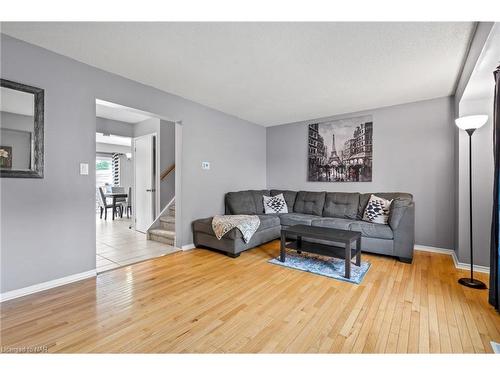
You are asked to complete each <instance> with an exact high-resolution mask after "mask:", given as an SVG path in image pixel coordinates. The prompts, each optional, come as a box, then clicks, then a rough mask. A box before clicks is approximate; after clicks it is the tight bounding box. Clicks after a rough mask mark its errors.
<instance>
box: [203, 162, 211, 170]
mask: <svg viewBox="0 0 500 375" xmlns="http://www.w3.org/2000/svg"><path fill="white" fill-rule="evenodd" d="M201 169H207V170H208V169H210V163H209V162H208V161H202V162H201Z"/></svg>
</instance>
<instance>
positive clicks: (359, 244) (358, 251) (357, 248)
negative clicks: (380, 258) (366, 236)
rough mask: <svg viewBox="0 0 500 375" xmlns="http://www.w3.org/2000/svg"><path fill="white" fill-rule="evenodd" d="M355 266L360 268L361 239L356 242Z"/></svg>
mask: <svg viewBox="0 0 500 375" xmlns="http://www.w3.org/2000/svg"><path fill="white" fill-rule="evenodd" d="M356 266H358V267H359V266H361V237H359V238H358V240H357V241H356Z"/></svg>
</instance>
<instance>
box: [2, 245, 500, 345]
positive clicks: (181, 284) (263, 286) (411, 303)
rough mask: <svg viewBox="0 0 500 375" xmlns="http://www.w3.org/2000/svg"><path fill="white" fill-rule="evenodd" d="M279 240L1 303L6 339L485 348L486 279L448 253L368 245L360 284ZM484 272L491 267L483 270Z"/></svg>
mask: <svg viewBox="0 0 500 375" xmlns="http://www.w3.org/2000/svg"><path fill="white" fill-rule="evenodd" d="M278 246H279V244H278V242H276V241H275V242H272V243H270V244H267V245H265V246H262V247H259V248H256V249H253V250H251V251H248V252H245V253H244V254H242V255H241V256H240V257H239V258H236V259H231V258H228V257H226V256H223V255H220V254H218V253H214V252H211V251H208V250H192V251H188V252H178V253H174V254H170V255H167V256H164V257H161V258H156V259H153V260H149V261H145V262H142V263H137V264H134V265H132V266H128V267H124V268H120V269H117V270H113V271H110V272H106V273H103V274H100V275H99V276H98V277H97V279H88V280H84V281H81V282H78V283H74V284H70V285H66V286H62V287H59V288H56V289H52V290H49V291H44V292H41V293H38V294H36V295H32V296H27V297H23V298H19V299H17V300H12V301H7V302H4V303H3V304H2V305H1V323H2V325H1V339H2V340H1V341H2V345H3V346H4V348H6V347H7V348H9V347H21V346H35V345H36V346H38V345H40V346H43V345H46V346H47V347H48V351H49V352H198V353H205V352H215V353H232V352H244V353H246V352H251V353H253V352H263V353H271V352H279V353H282V352H288V353H299V352H300V353H306V352H308V353H318V352H321V353H333V352H335V353H338V352H342V353H416V352H420V353H429V352H430V353H443V352H446V353H462V352H468V353H484V352H491V351H492V349H491V345H490V340H493V341H497V342H498V341H500V315H499V314H498V313H496V312H495V311H494V309H493V308H492V307H491V306H490V305H488V303H487V291H480V290H472V289H467V288H465V287H463V286H461V285H459V284H458V283H457V279H458V278H459V277H461V276H463V275H465V274H466V272H465V271H458V270H456V269H455V267H454V266H453V263H452V260H451V258H450V257H449V256H447V255H443V254H434V253H426V252H418V251H417V252H416V253H415V258H414V261H413V264H411V265H409V264H405V263H400V262H397V261H395V260H393V259H391V258H387V257H381V256H380V257H379V256H374V255H366V254H364V255H363V260H368V261H370V262H371V263H372V267H371V268H370V270H369V271H368V273H367V275H366V277H365V279H364V281H363V282H362V284H361V285H359V286H358V285H353V284H349V283H345V282H341V281H336V280H333V279H329V278H326V277H321V276H317V275H313V274H310V273H306V272H301V271H296V270H292V269H288V268H285V267H280V266H276V265H271V264H269V263H267V260H268V259H270V258H271V257H275V256H277V255H278V253H279V251H278ZM478 277H479V278H480V279H482V280H483V281H487V275H485V274H478Z"/></svg>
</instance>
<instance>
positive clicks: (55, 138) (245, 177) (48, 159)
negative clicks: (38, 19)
mask: <svg viewBox="0 0 500 375" xmlns="http://www.w3.org/2000/svg"><path fill="white" fill-rule="evenodd" d="M0 42H1V43H0V45H1V77H2V78H5V79H9V80H13V81H17V82H21V83H25V84H28V85H33V86H37V87H41V88H43V89H45V150H46V151H45V177H44V178H43V179H6V178H3V179H1V181H0V183H1V185H2V186H1V205H2V206H1V207H2V209H1V233H2V236H1V242H0V245H1V250H2V251H1V268H0V273H1V279H0V280H1V288H0V290H1V292H6V291H10V290H15V289H18V288H22V287H26V286H29V285H33V284H37V283H41V282H45V281H49V280H53V279H57V278H60V277H64V276H68V275H72V274H77V273H81V272H85V271H89V270H92V269H95V239H96V236H95V211H94V208H95V204H94V202H95V165H93V163H94V160H95V132H96V113H95V99H96V98H99V99H102V100H106V101H109V102H113V103H118V104H121V105H124V106H127V107H132V108H137V109H140V110H143V111H146V112H149V113H156V114H158V115H159V116H161V117H164V118H168V119H172V120H175V121H177V120H180V121H182V124H183V125H182V127H183V129H182V173H181V176H182V182H181V184H182V198H181V202H177V204H178V205H179V206H180V208H181V210H182V217H181V220H180V221H179V223H178V225H179V226H180V229H181V231H180V234H181V236H180V238H178V240H180V241H179V243H178V245H186V244H189V243H192V234H191V222H192V221H193V220H195V219H197V218H200V217H206V216H209V215H213V214H217V213H222V212H223V197H224V193H226V192H227V191H231V190H242V189H251V188H262V187H263V186H265V184H266V172H265V171H266V149H265V144H266V130H265V128H263V127H260V126H258V125H255V124H252V123H250V122H247V121H243V120H241V119H238V118H236V117H233V116H229V115H226V114H224V113H222V112H219V111H216V110H214V109H211V108H208V107H205V106H202V105H199V104H197V103H194V102H192V101H189V100H186V99H183V98H181V97H178V96H175V95H172V94H168V93H165V92H163V91H160V90H157V89H154V88H152V87H149V86H145V85H142V84H139V83H137V82H134V81H131V80H128V79H125V78H123V77H120V76H118V75H114V74H111V73H107V72H104V71H102V70H99V69H96V68H93V67H91V66H88V65H85V64H82V63H79V62H77V61H75V60H72V59H69V58H66V57H64V56H61V55H58V54H55V53H53V52H50V51H47V50H45V49H43V48H39V47H36V46H33V45H30V44H28V43H25V42H22V41H20V40H16V39H14V38H11V37H8V36H6V35H3V34H2V35H1V40H0ZM204 160H206V161H210V162H211V166H212V168H211V169H210V170H209V171H205V170H202V169H201V162H202V161H204ZM80 162H88V163H89V167H90V168H89V175H88V176H81V175H79V163H80ZM61 202H63V203H64V202H71V204H61ZM75 213H78V214H75ZM26 233H29V236H27V235H26Z"/></svg>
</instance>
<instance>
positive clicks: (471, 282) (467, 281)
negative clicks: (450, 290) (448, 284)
mask: <svg viewBox="0 0 500 375" xmlns="http://www.w3.org/2000/svg"><path fill="white" fill-rule="evenodd" d="M458 283H459V284H462V285H464V286H466V287H469V288H474V289H488V288H487V287H486V284H485V283H483V282H482V281H479V280H476V279H471V278H469V277H464V278H462V279H459V280H458Z"/></svg>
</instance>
